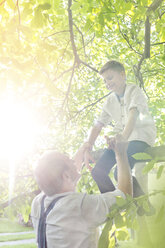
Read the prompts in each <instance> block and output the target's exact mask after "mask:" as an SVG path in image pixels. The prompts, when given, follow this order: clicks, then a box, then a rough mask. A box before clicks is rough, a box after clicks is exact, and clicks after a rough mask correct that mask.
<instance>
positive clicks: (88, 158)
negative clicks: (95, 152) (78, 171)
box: [84, 149, 95, 171]
mask: <svg viewBox="0 0 165 248" xmlns="http://www.w3.org/2000/svg"><path fill="white" fill-rule="evenodd" d="M90 161H91V162H93V163H95V161H94V159H93V157H92V155H91V154H90V150H89V149H87V150H85V153H84V164H85V166H86V167H87V168H88V169H89V170H90V171H91V170H92V167H91V166H90V165H89V163H90Z"/></svg>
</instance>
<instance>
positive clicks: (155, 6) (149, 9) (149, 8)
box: [147, 0, 163, 13]
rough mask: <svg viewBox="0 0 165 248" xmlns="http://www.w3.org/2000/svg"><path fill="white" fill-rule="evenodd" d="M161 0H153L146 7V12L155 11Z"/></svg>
mask: <svg viewBox="0 0 165 248" xmlns="http://www.w3.org/2000/svg"><path fill="white" fill-rule="evenodd" d="M162 2H163V0H154V1H153V3H152V4H151V5H150V6H149V7H148V10H147V12H148V13H149V12H151V11H155V10H156V9H157V8H158V7H159V6H160V5H161V3H162Z"/></svg>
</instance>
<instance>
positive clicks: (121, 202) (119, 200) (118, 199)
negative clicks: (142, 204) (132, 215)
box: [116, 196, 126, 207]
mask: <svg viewBox="0 0 165 248" xmlns="http://www.w3.org/2000/svg"><path fill="white" fill-rule="evenodd" d="M125 203H126V200H125V199H124V198H122V197H120V196H118V197H116V204H117V205H118V206H120V207H121V206H123V205H125Z"/></svg>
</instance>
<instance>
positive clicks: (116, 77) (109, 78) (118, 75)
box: [102, 69, 126, 94]
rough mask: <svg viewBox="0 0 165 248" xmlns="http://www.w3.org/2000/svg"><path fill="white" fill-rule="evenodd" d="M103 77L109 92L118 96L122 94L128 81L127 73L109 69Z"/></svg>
mask: <svg viewBox="0 0 165 248" xmlns="http://www.w3.org/2000/svg"><path fill="white" fill-rule="evenodd" d="M102 76H103V78H104V82H105V85H106V87H107V89H108V90H111V91H113V92H115V93H117V94H120V93H121V94H122V90H123V88H124V86H125V79H126V76H125V72H118V71H114V70H111V69H109V70H106V71H105V72H103V74H102Z"/></svg>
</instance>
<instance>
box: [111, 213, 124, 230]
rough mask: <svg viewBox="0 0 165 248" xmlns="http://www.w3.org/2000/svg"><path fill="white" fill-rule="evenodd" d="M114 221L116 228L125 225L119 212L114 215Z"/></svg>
mask: <svg viewBox="0 0 165 248" xmlns="http://www.w3.org/2000/svg"><path fill="white" fill-rule="evenodd" d="M114 222H115V226H116V228H120V227H122V226H124V225H125V221H124V218H123V216H121V215H120V214H118V215H117V216H116V217H115V219H114Z"/></svg>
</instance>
